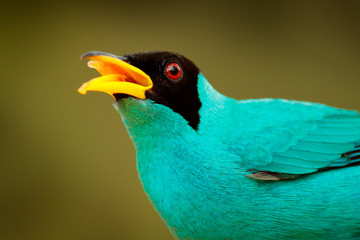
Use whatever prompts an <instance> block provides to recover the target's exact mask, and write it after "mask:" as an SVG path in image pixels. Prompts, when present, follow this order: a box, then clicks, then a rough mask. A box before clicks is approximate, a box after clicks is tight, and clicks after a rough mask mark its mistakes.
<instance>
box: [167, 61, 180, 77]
mask: <svg viewBox="0 0 360 240" xmlns="http://www.w3.org/2000/svg"><path fill="white" fill-rule="evenodd" d="M165 75H166V77H167V78H169V79H170V80H179V79H181V78H182V75H183V72H182V69H181V67H180V65H179V64H178V63H177V62H172V63H169V64H168V65H166V67H165Z"/></svg>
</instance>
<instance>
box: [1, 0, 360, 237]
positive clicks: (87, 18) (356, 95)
mask: <svg viewBox="0 0 360 240" xmlns="http://www.w3.org/2000/svg"><path fill="white" fill-rule="evenodd" d="M216 2H218V3H215V1H214V2H212V1H191V2H185V1H162V2H155V1H143V2H135V1H130V0H129V1H82V2H73V3H70V2H64V1H58V2H51V1H48V2H44V3H41V2H36V1H35V2H31V1H28V2H26V3H25V2H14V3H11V4H9V3H4V2H2V3H0V26H1V28H0V29H1V32H0V35H1V37H0V43H1V44H0V50H1V51H0V74H1V75H0V80H1V85H0V86H1V88H0V89H1V94H0V106H1V109H0V111H1V121H0V123H1V125H0V130H1V135H0V136H1V142H0V149H1V152H0V156H1V161H0V173H1V174H0V194H1V195H0V239H4V240H15V239H16V240H17V239H19V240H21V239H26V240H29V239H36V240H47V239H52V240H73V239H74V240H75V239H76V240H77V239H79V240H98V239H99V240H107V239H109V240H115V239H160V240H162V239H171V235H170V233H169V231H168V230H167V228H166V226H165V224H164V223H163V222H162V220H161V219H160V217H159V216H158V214H157V213H156V212H155V210H154V209H153V208H152V206H151V204H150V203H149V202H148V200H147V198H146V196H145V194H144V193H143V191H142V187H141V184H140V182H139V180H138V177H137V172H136V163H135V151H134V149H133V146H132V143H131V141H130V140H129V138H128V136H127V133H126V130H125V128H124V126H123V124H122V122H121V118H120V116H119V115H118V113H117V112H116V111H115V110H114V109H113V107H112V102H113V100H112V98H111V97H110V96H108V95H106V94H101V93H93V92H90V93H89V94H87V95H85V96H82V95H80V94H78V93H77V92H76V90H77V88H78V87H79V86H80V85H81V83H83V82H85V81H88V80H89V79H91V78H92V77H95V76H98V74H97V73H96V72H95V71H94V70H91V69H88V68H87V66H86V62H85V61H81V60H80V59H79V57H80V55H81V54H82V53H84V52H86V51H90V50H99V51H107V52H111V53H115V54H119V55H120V54H125V53H134V52H140V51H147V50H170V51H176V52H179V53H181V54H183V55H185V56H187V57H188V58H190V59H192V60H193V61H194V62H195V63H197V65H198V66H199V67H200V69H201V70H202V72H203V73H204V74H205V75H206V76H207V78H208V80H209V81H210V82H211V83H212V84H213V85H214V86H215V87H216V88H217V89H218V90H219V91H221V92H222V93H225V94H227V95H229V96H231V97H235V98H262V97H275V98H289V99H296V100H306V101H314V102H322V103H326V104H328V105H333V106H337V107H342V108H349V109H357V110H360V68H359V67H360V44H359V42H360V1H324V2H319V1H285V0H284V1H233V2H228V1H216ZM219 127H221V126H219Z"/></svg>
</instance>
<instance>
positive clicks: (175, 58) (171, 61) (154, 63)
mask: <svg viewBox="0 0 360 240" xmlns="http://www.w3.org/2000/svg"><path fill="white" fill-rule="evenodd" d="M124 57H126V59H127V60H126V61H127V62H128V63H129V64H131V65H133V66H135V67H137V68H140V69H141V70H142V71H144V72H145V73H146V74H147V75H149V76H150V78H151V80H152V81H153V87H152V88H151V89H150V90H148V91H147V92H146V93H145V96H146V98H147V99H151V100H153V101H154V102H155V103H158V104H163V105H165V106H167V107H169V108H171V109H172V110H173V111H174V112H176V113H179V114H180V115H181V116H182V117H183V118H184V119H186V120H187V121H188V122H189V125H190V126H191V127H192V128H193V129H195V130H197V127H198V124H199V121H200V116H199V110H200V107H201V102H200V99H199V94H198V89H197V82H198V75H199V69H198V68H197V67H196V66H195V64H194V63H193V62H191V61H190V60H189V59H187V58H185V57H184V56H181V55H180V54H177V53H171V52H145V53H136V54H129V55H125V56H124ZM114 96H115V98H116V99H117V100H118V101H120V100H121V99H122V98H124V95H123V94H115V95H114Z"/></svg>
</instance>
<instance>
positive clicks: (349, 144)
mask: <svg viewBox="0 0 360 240" xmlns="http://www.w3.org/2000/svg"><path fill="white" fill-rule="evenodd" d="M81 58H82V59H86V60H88V66H89V67H91V68H94V69H96V70H97V71H98V72H99V73H100V75H101V76H99V77H96V78H94V79H92V80H90V81H88V82H85V83H84V84H83V85H81V87H80V88H79V89H78V92H79V93H81V94H86V93H87V92H88V91H98V92H104V93H107V94H109V95H111V96H112V97H113V99H114V103H113V105H114V107H115V109H116V110H117V111H118V112H119V113H120V115H121V118H122V121H123V123H124V125H125V127H126V129H127V131H128V134H129V136H130V138H131V140H132V141H133V143H134V147H135V149H136V162H137V170H138V174H139V178H140V180H141V183H142V186H143V188H144V191H145V192H146V194H147V196H148V198H149V200H150V201H151V202H152V204H153V206H154V207H155V208H156V210H157V211H158V212H159V214H160V216H161V217H162V219H163V220H164V222H165V223H166V225H167V226H168V227H169V229H170V231H171V233H172V234H173V236H174V238H176V239H191V240H200V239H201V240H208V239H209V240H212V239H214V240H218V239H231V240H236V239H246V240H252V239H257V240H262V239H277V240H281V239H360V164H359V163H360V115H359V112H357V111H355V110H345V109H340V108H335V107H330V106H327V105H324V104H320V103H311V102H304V101H295V100H286V99H277V98H264V99H246V100H236V99H233V98H230V97H227V96H225V95H223V94H221V93H219V92H218V91H216V90H215V89H214V87H212V85H211V84H210V83H209V81H208V80H207V79H206V78H205V76H204V75H203V74H202V72H201V71H200V70H199V68H198V67H197V66H196V65H195V64H194V63H193V62H192V61H191V60H189V59H188V58H186V57H185V56H183V55H180V54H178V53H173V52H168V51H149V52H142V53H135V54H126V55H123V56H118V55H114V54H110V53H105V52H98V51H92V52H88V53H85V54H84V55H83V56H82V57H81Z"/></svg>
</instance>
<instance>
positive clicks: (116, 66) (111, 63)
mask: <svg viewBox="0 0 360 240" xmlns="http://www.w3.org/2000/svg"><path fill="white" fill-rule="evenodd" d="M81 58H82V59H89V60H90V61H89V62H88V66H89V67H90V68H95V69H96V70H97V71H98V72H99V73H100V74H101V75H102V76H100V77H97V78H94V79H92V80H90V81H88V82H85V83H83V85H81V87H80V88H79V89H78V92H79V93H80V94H83V95H84V94H86V93H87V92H88V91H97V92H104V93H107V94H109V95H111V96H113V97H114V94H116V93H122V94H127V95H130V96H133V97H137V98H140V99H145V92H146V91H147V90H149V89H150V88H151V87H152V86H153V83H152V81H151V79H150V77H149V76H148V75H147V74H146V73H144V72H143V71H142V70H140V69H139V68H136V67H134V66H132V65H130V64H128V63H127V62H124V61H122V60H120V59H119V58H117V57H116V56H115V55H112V54H107V53H101V52H89V53H86V54H84V55H83V56H82V57H81Z"/></svg>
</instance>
